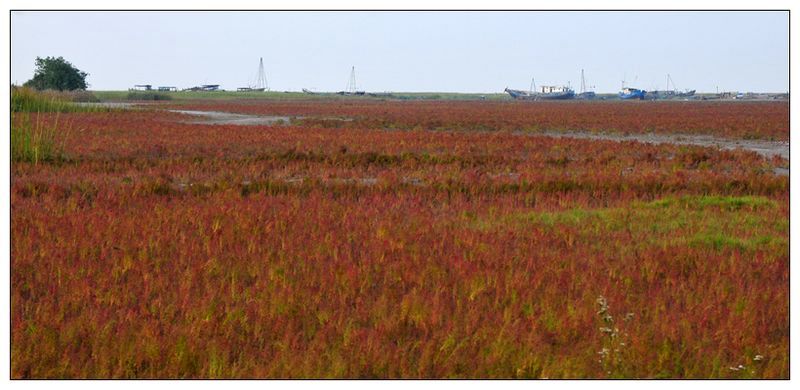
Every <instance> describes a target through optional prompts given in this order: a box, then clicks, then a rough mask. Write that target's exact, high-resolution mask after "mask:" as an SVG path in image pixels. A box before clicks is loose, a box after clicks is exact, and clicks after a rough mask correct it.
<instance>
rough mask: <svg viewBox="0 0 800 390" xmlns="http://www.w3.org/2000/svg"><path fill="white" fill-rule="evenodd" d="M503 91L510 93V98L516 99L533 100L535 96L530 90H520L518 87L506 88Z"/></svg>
mask: <svg viewBox="0 0 800 390" xmlns="http://www.w3.org/2000/svg"><path fill="white" fill-rule="evenodd" d="M503 92H505V93H507V94H509V95H511V97H512V98H514V99H516V100H534V98H535V96H534V94H532V93H531V92H528V91H522V90H519V89H508V88H506V89H505V90H503Z"/></svg>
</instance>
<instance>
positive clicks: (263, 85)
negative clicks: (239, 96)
mask: <svg viewBox="0 0 800 390" xmlns="http://www.w3.org/2000/svg"><path fill="white" fill-rule="evenodd" d="M236 90H237V91H239V92H264V91H268V90H269V86H267V74H266V73H265V72H264V58H259V60H258V73H256V82H255V83H254V84H253V85H249V86H247V87H239V88H236Z"/></svg>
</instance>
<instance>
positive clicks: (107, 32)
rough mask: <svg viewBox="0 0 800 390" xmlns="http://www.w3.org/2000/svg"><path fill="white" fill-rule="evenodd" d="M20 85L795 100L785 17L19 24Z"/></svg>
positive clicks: (322, 15) (370, 15)
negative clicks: (628, 91)
mask: <svg viewBox="0 0 800 390" xmlns="http://www.w3.org/2000/svg"><path fill="white" fill-rule="evenodd" d="M11 34H12V35H11V58H12V64H11V65H12V67H11V82H14V83H23V82H25V81H26V80H28V79H30V78H31V77H32V75H33V70H34V59H35V58H36V57H37V56H39V57H45V56H63V57H64V58H66V59H67V60H68V61H70V62H72V63H73V64H74V65H75V66H76V67H78V68H79V69H81V70H83V71H86V72H88V73H89V74H90V75H89V78H88V82H89V84H90V89H95V90H111V89H127V88H128V87H130V86H132V85H133V84H153V85H164V86H176V87H178V88H185V87H190V86H193V85H198V84H221V86H222V88H225V89H235V88H237V87H241V86H246V85H248V84H250V83H252V82H253V81H254V79H255V76H256V74H257V70H258V59H259V57H263V58H264V65H265V69H266V75H267V80H268V83H269V86H270V88H271V89H273V90H293V91H296V90H300V89H301V88H308V89H313V90H317V91H339V90H343V89H345V87H346V86H347V82H348V80H349V76H350V67H351V66H355V68H356V78H357V80H356V81H357V84H358V89H360V90H366V91H375V92H380V91H398V92H399V91H443V92H444V91H448V92H484V93H488V92H502V91H503V89H504V88H505V87H510V88H519V89H527V88H529V87H530V83H531V78H532V77H535V79H536V83H537V84H539V85H542V84H567V83H571V85H572V86H573V87H574V88H575V89H576V90H577V89H579V87H580V72H581V69H582V68H583V69H585V72H586V80H587V85H590V86H591V85H593V86H596V89H595V90H596V91H598V92H616V91H618V90H619V88H620V84H621V81H622V80H623V78H624V79H625V80H626V82H627V83H626V85H630V86H636V87H639V88H644V89H654V88H658V89H664V88H665V87H666V85H665V84H666V75H667V74H668V73H669V74H670V75H671V76H672V79H673V80H674V82H675V84H676V86H677V88H679V89H687V88H691V89H697V90H698V91H705V92H714V91H715V90H716V88H717V87H719V90H720V91H723V90H724V91H769V92H786V91H788V88H789V15H788V12H78V11H71V12H12V17H11Z"/></svg>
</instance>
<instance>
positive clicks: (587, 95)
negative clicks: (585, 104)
mask: <svg viewBox="0 0 800 390" xmlns="http://www.w3.org/2000/svg"><path fill="white" fill-rule="evenodd" d="M592 88H594V87H592ZM576 97H577V98H578V99H581V100H591V99H594V98H595V97H597V94H595V93H594V91H589V90H587V89H586V79H585V78H584V77H583V69H581V92H580V93H579V94H578V95H577V96H576Z"/></svg>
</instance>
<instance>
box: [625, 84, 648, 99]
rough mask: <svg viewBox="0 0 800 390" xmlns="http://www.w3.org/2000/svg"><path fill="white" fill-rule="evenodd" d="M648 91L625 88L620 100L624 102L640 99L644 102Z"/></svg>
mask: <svg viewBox="0 0 800 390" xmlns="http://www.w3.org/2000/svg"><path fill="white" fill-rule="evenodd" d="M645 95H647V91H645V90H643V89H638V88H631V87H625V88H622V91H620V93H619V98H620V99H622V100H629V99H639V100H643V99H644V97H645Z"/></svg>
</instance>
